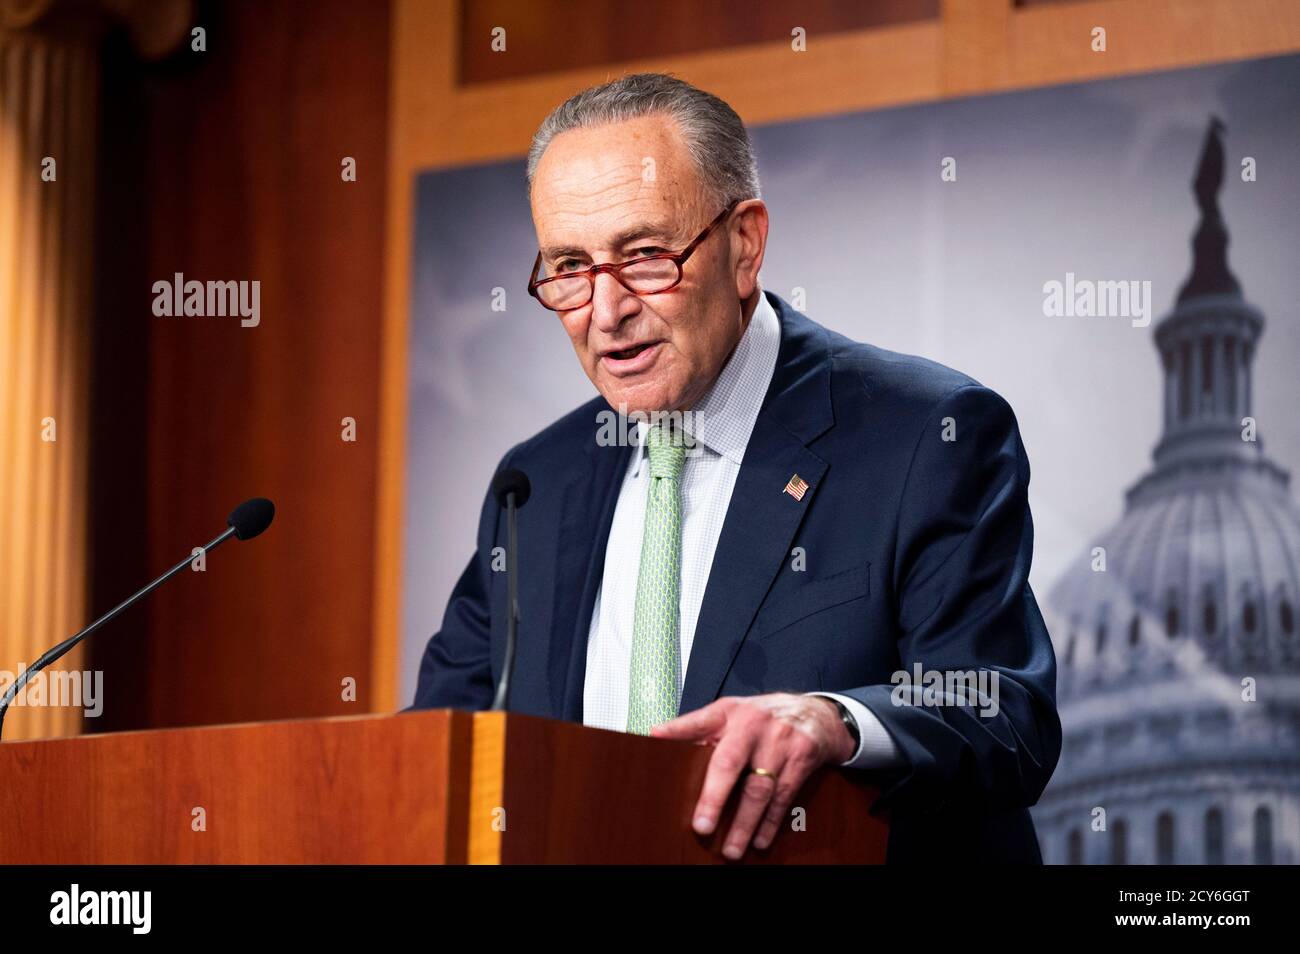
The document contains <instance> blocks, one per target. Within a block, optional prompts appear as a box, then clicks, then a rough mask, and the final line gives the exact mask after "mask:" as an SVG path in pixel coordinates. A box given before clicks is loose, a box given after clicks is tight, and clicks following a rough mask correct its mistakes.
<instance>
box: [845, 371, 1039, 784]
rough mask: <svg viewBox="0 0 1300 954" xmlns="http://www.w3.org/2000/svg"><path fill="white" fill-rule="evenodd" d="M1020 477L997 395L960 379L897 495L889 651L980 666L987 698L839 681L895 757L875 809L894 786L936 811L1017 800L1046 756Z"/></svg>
mask: <svg viewBox="0 0 1300 954" xmlns="http://www.w3.org/2000/svg"><path fill="white" fill-rule="evenodd" d="M945 432H946V433H945ZM945 437H948V438H952V439H945ZM1028 488H1029V460H1028V457H1027V456H1026V454H1025V449H1024V445H1023V444H1022V443H1021V440H1020V432H1019V428H1018V427H1017V425H1016V420H1015V415H1014V413H1013V412H1012V410H1011V408H1010V406H1009V405H1008V404H1007V403H1006V401H1004V400H1003V399H1002V398H1001V397H1000V396H999V395H997V394H996V393H994V392H993V391H991V390H989V389H987V388H984V387H981V386H979V385H974V384H970V385H964V386H962V387H959V388H957V389H955V390H954V391H951V392H949V393H948V394H947V395H946V396H945V397H944V398H943V399H941V400H940V401H939V402H938V404H937V406H936V407H935V408H934V409H933V410H932V411H931V413H930V415H929V416H928V419H927V421H926V424H925V426H924V428H923V430H922V433H921V435H920V437H919V438H918V441H917V444H916V447H915V449H914V451H913V453H912V460H911V463H910V465H909V469H908V473H907V477H906V480H905V483H904V487H903V491H902V497H901V501H900V507H899V516H898V529H897V536H896V539H895V551H894V564H893V568H892V579H891V580H889V581H888V582H889V584H890V586H891V589H892V592H893V593H894V595H895V600H896V613H897V620H898V630H897V633H898V656H899V659H900V662H901V668H902V670H903V671H905V672H906V673H907V674H908V677H909V678H910V679H912V684H913V685H915V679H914V677H915V672H916V667H917V666H918V665H919V666H920V668H921V670H923V671H924V672H925V673H937V674H940V675H942V676H943V677H944V678H945V683H944V689H947V688H948V687H949V685H950V684H949V683H948V682H947V675H948V674H949V673H967V672H978V671H979V670H986V671H989V678H988V682H987V683H985V684H983V685H984V686H985V687H986V688H988V689H990V690H992V692H991V693H990V694H991V695H993V696H994V699H993V700H989V699H979V700H970V699H968V701H967V704H966V705H961V704H956V703H957V702H958V701H959V700H957V699H954V698H953V697H952V696H953V694H952V693H947V692H941V693H935V694H932V695H933V696H936V697H937V698H931V699H930V700H926V699H925V698H924V697H922V696H921V695H920V692H919V691H916V690H909V689H908V688H907V686H906V684H899V683H898V680H899V679H900V676H898V675H896V676H895V680H896V683H895V684H894V685H887V686H885V685H874V686H865V687H860V688H856V689H850V690H846V694H847V695H850V696H852V697H854V698H856V699H857V700H859V701H860V702H862V704H863V705H865V706H866V707H867V708H869V709H870V710H871V711H872V712H873V713H874V714H875V716H876V717H877V718H878V719H879V720H880V721H881V723H882V724H883V725H884V726H885V728H886V729H887V730H888V732H889V734H890V735H891V736H892V737H893V739H894V741H895V742H896V743H897V745H898V747H899V748H900V749H901V750H902V754H903V756H904V762H903V764H902V765H901V766H899V767H897V768H894V769H890V770H889V771H888V772H886V773H884V778H885V782H886V783H885V785H884V791H883V794H882V798H881V800H880V801H879V802H878V803H877V806H878V807H883V806H885V805H887V804H888V803H890V802H892V801H894V800H895V799H900V798H906V799H907V800H908V802H909V803H910V804H919V805H927V806H929V807H931V808H936V809H937V808H940V807H943V806H945V805H947V804H950V803H952V804H961V805H964V806H966V807H968V808H969V807H974V806H975V804H976V803H979V804H981V805H983V806H985V807H989V808H1010V807H1015V806H1028V805H1032V804H1034V802H1036V801H1037V800H1038V796H1039V795H1040V793H1041V792H1042V790H1043V788H1044V787H1045V786H1046V784H1047V781H1048V779H1049V778H1050V777H1051V774H1052V771H1053V769H1054V768H1055V767H1056V761H1057V758H1058V757H1059V755H1060V749H1061V723H1060V719H1059V718H1058V716H1057V712H1056V700H1055V696H1056V661H1055V657H1054V655H1053V652H1052V645H1051V639H1050V637H1049V635H1048V632H1047V627H1046V625H1045V624H1044V622H1043V618H1042V614H1041V613H1040V612H1039V609H1038V604H1037V603H1036V602H1035V600H1034V595H1033V593H1032V592H1031V590H1030V588H1029V564H1030V557H1031V556H1032V552H1033V524H1032V520H1031V517H1030V512H1029V499H1028ZM992 673H996V674H997V676H996V679H997V681H996V683H995V682H993V679H992ZM957 685H960V683H957ZM926 701H929V702H931V703H933V702H935V701H940V702H942V704H938V705H935V704H920V703H922V702H926ZM990 701H993V702H995V703H996V706H993V705H989V704H988V703H989V702H990ZM900 702H904V703H908V704H899V703H900Z"/></svg>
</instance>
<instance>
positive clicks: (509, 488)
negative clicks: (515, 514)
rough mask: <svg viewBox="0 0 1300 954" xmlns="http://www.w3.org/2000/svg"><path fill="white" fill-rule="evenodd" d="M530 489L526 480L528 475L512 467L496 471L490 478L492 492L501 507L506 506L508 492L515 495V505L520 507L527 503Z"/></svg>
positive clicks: (530, 485)
mask: <svg viewBox="0 0 1300 954" xmlns="http://www.w3.org/2000/svg"><path fill="white" fill-rule="evenodd" d="M532 490H533V486H532V484H530V483H529V482H528V475H527V474H525V473H524V472H523V471H522V470H515V469H514V468H513V467H512V468H509V469H508V470H502V471H498V472H497V475H496V476H495V477H493V478H492V493H493V495H494V496H495V497H496V498H497V503H499V504H500V505H501V506H503V507H504V506H507V500H506V498H507V497H508V496H509V495H510V494H514V495H515V506H516V507H522V506H523V505H524V504H526V503H528V495H529V494H530V493H532Z"/></svg>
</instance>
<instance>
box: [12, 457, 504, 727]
mask: <svg viewBox="0 0 1300 954" xmlns="http://www.w3.org/2000/svg"><path fill="white" fill-rule="evenodd" d="M526 480H527V478H525V481H526ZM273 519H275V504H273V503H271V501H269V500H267V499H266V498H265V497H254V498H253V499H252V500H245V501H244V502H243V503H241V504H240V505H239V506H238V507H236V508H235V509H234V511H232V512H231V514H230V517H229V518H227V520H226V529H225V531H223V532H222V534H221V536H219V537H217V538H216V539H214V540H213V541H212V542H211V543H209V544H207V545H206V546H205V547H203V552H204V553H205V554H206V553H208V552H209V551H211V550H214V549H216V548H217V547H218V546H220V545H221V544H222V543H224V542H225V541H226V540H227V539H229V538H230V537H231V536H234V537H236V538H237V539H239V540H251V539H253V537H255V536H257V535H258V534H259V533H261V532H262V531H263V530H265V529H266V528H267V527H269V526H270V525H271V521H272V520H273ZM192 562H194V554H190V555H189V556H187V557H186V558H185V559H183V560H181V562H180V563H177V564H176V565H175V566H174V567H172V568H171V569H170V570H168V571H167V572H166V573H164V574H163V575H162V576H160V577H158V579H156V580H154V581H153V582H152V583H150V584H149V585H148V586H146V587H145V588H144V589H142V590H139V591H137V592H136V593H135V594H134V595H132V596H130V597H128V598H127V599H125V600H123V601H122V602H121V603H118V604H117V605H116V606H114V607H113V608H112V609H111V610H109V611H108V612H107V613H105V614H104V615H103V616H101V617H100V618H99V619H97V620H95V621H94V622H93V623H91V624H90V625H89V626H87V627H86V628H85V629H83V630H82V631H81V632H79V633H77V634H76V635H74V636H69V637H68V638H67V639H65V640H64V641H63V642H61V643H59V645H57V646H55V647H54V648H53V649H50V650H47V651H46V652H45V654H44V655H43V656H41V658H40V659H38V660H36V662H34V663H32V664H31V665H30V666H28V667H27V668H26V669H24V670H23V671H22V673H21V674H20V675H19V677H18V678H17V679H15V680H14V682H13V685H11V686H10V687H9V688H8V689H7V690H6V691H5V694H4V695H3V696H0V735H2V734H3V733H4V719H5V713H6V712H7V711H8V709H9V704H10V703H11V702H13V701H14V698H15V697H16V696H17V695H18V693H20V692H22V689H23V686H25V685H27V683H28V681H29V680H30V679H31V678H32V676H34V675H36V674H37V673H38V672H40V671H41V670H42V669H44V668H45V667H46V666H48V665H49V664H50V663H52V662H54V661H55V660H57V659H58V658H59V657H61V656H63V655H64V654H65V653H67V652H69V651H70V650H71V649H72V648H73V647H74V646H76V645H77V643H79V642H81V641H82V640H83V639H85V638H86V637H87V636H89V635H90V634H91V633H93V632H94V631H95V630H97V629H99V627H101V626H103V625H104V624H105V623H107V622H108V621H109V620H110V619H112V618H113V617H114V616H116V615H117V614H118V613H120V612H122V611H123V610H124V609H126V608H127V607H128V606H130V605H131V604H132V603H134V602H136V600H139V599H140V598H142V597H144V596H146V595H148V594H149V593H152V592H153V591H154V590H155V589H157V587H158V586H160V585H161V584H163V583H165V582H166V581H167V580H169V579H171V578H172V577H173V576H175V575H176V574H177V573H179V572H180V571H181V570H183V569H185V568H186V567H187V566H189V565H190V564H191V563H192Z"/></svg>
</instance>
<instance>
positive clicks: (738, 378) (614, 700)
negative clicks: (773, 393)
mask: <svg viewBox="0 0 1300 954" xmlns="http://www.w3.org/2000/svg"><path fill="white" fill-rule="evenodd" d="M780 345H781V324H780V321H779V320H778V318H777V316H776V312H775V311H774V310H773V309H772V305H771V303H770V302H768V300H767V296H766V295H764V294H763V293H762V292H759V295H758V305H757V306H756V307H755V309H754V314H753V316H752V317H751V318H750V321H749V326H748V327H747V328H746V329H745V333H744V334H743V335H742V336H741V338H740V342H739V343H738V344H737V345H736V350H735V351H734V352H733V353H732V355H731V357H730V359H728V361H727V364H726V366H725V367H724V368H723V369H722V373H721V374H719V375H718V380H717V381H715V382H714V383H713V386H712V387H711V388H710V389H709V391H708V393H707V394H705V396H704V397H703V398H702V399H701V400H700V402H699V404H697V405H696V406H695V407H694V408H692V410H691V413H690V414H689V415H687V416H686V420H685V421H684V424H685V426H686V429H687V430H688V431H689V432H690V433H691V434H692V436H693V437H694V439H695V447H693V448H692V449H691V450H690V451H689V452H688V453H687V456H686V464H685V466H684V468H683V471H682V488H681V492H682V566H681V601H680V613H681V619H680V626H679V633H680V637H681V672H680V673H679V674H678V678H679V680H680V682H679V683H678V686H677V692H678V697H679V698H680V697H681V691H682V685H683V684H684V682H685V673H686V671H687V669H688V667H689V663H690V658H691V646H692V645H693V644H694V642H695V624H696V621H697V619H698V618H699V615H700V604H701V603H702V602H703V600H704V590H705V587H706V586H707V585H708V582H709V568H710V567H711V566H712V565H713V553H714V551H715V550H716V549H717V546H718V537H719V536H720V535H721V533H722V524H723V521H724V520H725V519H726V516H727V507H728V505H729V504H730V502H731V491H732V489H733V488H734V487H735V485H736V475H737V474H739V473H740V464H741V461H742V460H743V459H744V457H745V447H746V446H747V445H748V444H749V435H750V433H751V432H752V431H753V429H754V421H755V420H756V419H757V418H758V411H759V408H760V407H761V406H762V404H763V398H764V397H765V396H766V394H767V388H768V385H769V384H770V383H771V380H772V372H773V371H774V369H775V368H776V358H777V352H778V350H779V349H780ZM646 429H647V424H646V423H645V422H643V421H642V422H638V425H637V428H636V429H635V436H634V437H632V434H631V432H629V437H631V438H632V439H633V440H635V442H636V444H637V447H636V450H635V451H634V452H633V455H632V460H631V463H630V464H629V466H628V470H627V472H626V474H624V476H623V484H622V487H621V488H620V490H619V495H618V504H617V506H616V509H615V511H614V523H613V525H612V526H611V527H610V531H609V541H608V543H607V544H606V547H605V571H604V575H603V576H602V577H601V586H600V590H599V591H598V592H597V594H596V604H595V607H594V608H593V610H592V614H591V630H590V633H589V636H588V640H587V674H586V679H585V681H584V684H583V706H582V716H583V722H584V723H585V724H586V725H590V726H596V727H598V728H602V729H614V730H616V731H618V732H623V731H626V729H627V702H628V678H629V670H630V668H631V664H632V620H633V615H634V610H635V606H636V583H637V573H638V571H639V568H640V565H641V537H642V530H643V524H644V521H645V504H646V496H647V493H648V491H649V487H650V468H649V467H648V466H645V465H646V461H647V455H646V451H645V445H644V437H645V431H646ZM704 638H706V639H707V638H708V637H707V635H706V636H705V637H704ZM809 695H820V696H828V697H830V698H832V699H836V700H838V701H839V702H840V703H842V704H843V705H844V706H845V707H846V708H847V709H848V710H849V712H850V713H851V714H852V716H853V718H854V719H855V720H856V721H857V724H858V729H859V733H860V735H861V742H860V744H859V745H858V750H857V752H856V753H854V755H853V757H852V758H850V759H849V760H848V761H846V762H844V763H842V764H843V765H847V766H850V767H852V768H880V767H884V766H888V765H894V764H897V763H898V762H899V761H900V753H899V750H898V747H897V744H896V743H895V742H894V740H893V739H892V738H891V737H890V735H889V733H888V732H887V731H886V730H885V727H884V726H883V725H881V724H880V720H879V719H877V718H876V717H875V715H874V714H873V713H872V712H871V710H870V709H868V708H867V707H866V706H864V705H862V703H860V702H858V701H857V700H856V699H852V698H850V697H848V696H843V695H839V694H837V693H830V692H817V693H809Z"/></svg>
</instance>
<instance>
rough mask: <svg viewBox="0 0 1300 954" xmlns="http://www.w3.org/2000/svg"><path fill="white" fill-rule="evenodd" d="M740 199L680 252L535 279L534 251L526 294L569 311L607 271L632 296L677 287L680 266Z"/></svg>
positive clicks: (587, 296) (546, 305)
mask: <svg viewBox="0 0 1300 954" xmlns="http://www.w3.org/2000/svg"><path fill="white" fill-rule="evenodd" d="M739 204H740V202H739V200H737V201H736V202H733V203H731V205H729V206H727V207H726V208H725V209H723V210H722V211H721V212H719V213H718V217H717V218H716V219H714V220H713V221H712V222H710V223H709V224H708V225H706V226H705V227H704V231H703V232H701V233H700V234H699V235H697V236H696V237H695V241H693V242H691V244H690V245H688V246H686V248H684V249H682V250H681V251H680V252H659V253H657V254H655V255H644V256H642V257H641V258H632V259H628V260H627V261H626V262H606V263H604V264H601V265H592V266H591V267H590V268H584V269H582V270H581V271H577V272H565V273H564V274H562V275H552V276H551V277H550V278H543V279H540V280H539V279H538V278H537V270H538V269H539V268H541V265H542V253H541V252H538V253H537V260H536V261H535V262H533V271H532V274H531V275H530V276H529V278H528V294H530V295H532V296H533V297H534V298H536V299H537V300H538V301H539V302H541V304H542V307H544V308H549V309H550V310H551V311H570V310H572V309H574V308H581V307H582V306H583V305H585V304H587V302H589V301H591V296H592V295H593V294H594V292H595V289H596V276H597V275H599V274H600V273H601V272H608V273H609V274H610V275H613V276H614V279H615V281H617V282H618V283H619V284H620V285H622V286H623V287H624V288H626V289H627V290H628V291H630V292H632V293H633V294H634V295H656V294H658V293H659V292H666V291H668V289H670V288H674V287H676V286H677V285H678V284H680V283H681V280H682V266H683V265H685V264H686V260H687V259H688V258H690V257H691V253H692V252H694V251H695V250H696V249H697V248H699V247H700V245H701V244H702V243H703V242H704V240H705V239H706V238H708V237H709V233H710V232H712V231H713V230H714V229H716V228H717V227H718V226H719V225H721V224H722V222H723V220H724V219H726V217H727V216H728V215H730V214H731V211H732V210H733V209H735V207H736V206H737V205H739Z"/></svg>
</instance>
